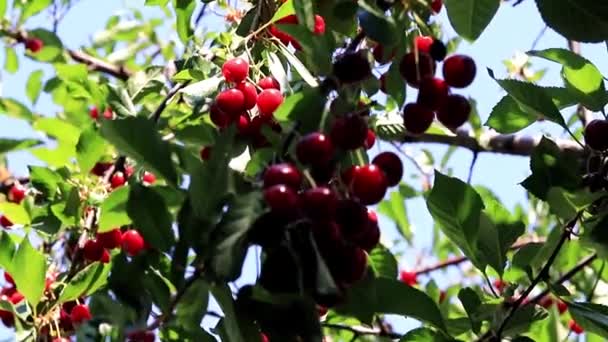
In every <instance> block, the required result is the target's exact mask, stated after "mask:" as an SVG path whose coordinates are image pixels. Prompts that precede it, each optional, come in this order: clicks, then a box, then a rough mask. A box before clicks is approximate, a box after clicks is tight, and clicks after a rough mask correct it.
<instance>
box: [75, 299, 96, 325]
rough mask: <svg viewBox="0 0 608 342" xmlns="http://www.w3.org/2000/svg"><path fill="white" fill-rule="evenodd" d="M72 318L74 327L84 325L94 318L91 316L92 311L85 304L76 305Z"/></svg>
mask: <svg viewBox="0 0 608 342" xmlns="http://www.w3.org/2000/svg"><path fill="white" fill-rule="evenodd" d="M70 318H71V319H72V323H73V324H74V325H79V324H82V323H84V322H86V321H88V320H90V319H91V318H93V316H92V315H91V311H89V307H88V306H87V305H85V304H80V305H76V306H75V307H74V308H73V309H72V311H71V312H70Z"/></svg>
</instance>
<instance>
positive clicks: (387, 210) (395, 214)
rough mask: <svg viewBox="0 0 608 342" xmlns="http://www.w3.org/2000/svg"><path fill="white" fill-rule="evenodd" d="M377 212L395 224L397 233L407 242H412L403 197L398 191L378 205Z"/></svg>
mask: <svg viewBox="0 0 608 342" xmlns="http://www.w3.org/2000/svg"><path fill="white" fill-rule="evenodd" d="M378 212H379V213H380V214H382V215H385V216H386V217H388V218H390V219H391V220H393V222H395V226H396V227H397V231H398V232H399V233H401V235H402V236H403V237H404V238H405V239H406V240H407V241H408V242H411V240H412V231H411V229H410V223H409V220H408V217H407V211H406V207H405V197H403V195H402V194H401V192H400V191H393V192H391V194H390V197H389V199H386V200H383V201H382V202H380V204H378Z"/></svg>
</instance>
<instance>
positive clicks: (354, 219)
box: [335, 199, 369, 239]
mask: <svg viewBox="0 0 608 342" xmlns="http://www.w3.org/2000/svg"><path fill="white" fill-rule="evenodd" d="M335 220H336V222H337V223H338V224H339V225H340V227H341V232H342V234H343V235H344V236H345V237H346V238H348V239H352V238H353V237H355V236H357V235H359V234H362V233H363V232H365V230H366V229H367V224H368V222H369V214H368V210H367V208H366V207H365V206H364V205H363V204H361V203H360V202H358V201H355V200H352V199H342V200H339V201H338V205H337V206H336V216H335Z"/></svg>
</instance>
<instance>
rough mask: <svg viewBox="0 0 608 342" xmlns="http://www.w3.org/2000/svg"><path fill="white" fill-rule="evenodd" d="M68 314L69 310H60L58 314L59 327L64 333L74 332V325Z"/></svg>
mask: <svg viewBox="0 0 608 342" xmlns="http://www.w3.org/2000/svg"><path fill="white" fill-rule="evenodd" d="M74 306H75V305H74ZM69 312H71V310H70V311H67V310H66V309H61V311H60V312H59V327H61V329H63V330H65V331H72V330H74V324H72V318H71V317H70V314H69Z"/></svg>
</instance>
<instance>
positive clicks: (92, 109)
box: [89, 107, 99, 120]
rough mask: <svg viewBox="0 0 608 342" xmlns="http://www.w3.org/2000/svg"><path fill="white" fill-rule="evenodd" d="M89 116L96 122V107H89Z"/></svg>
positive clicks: (97, 115)
mask: <svg viewBox="0 0 608 342" xmlns="http://www.w3.org/2000/svg"><path fill="white" fill-rule="evenodd" d="M89 116H90V117H91V118H92V119H93V120H97V118H98V117H99V110H98V109H97V107H91V109H89Z"/></svg>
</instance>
